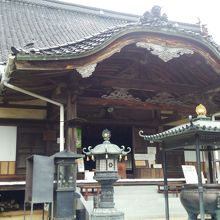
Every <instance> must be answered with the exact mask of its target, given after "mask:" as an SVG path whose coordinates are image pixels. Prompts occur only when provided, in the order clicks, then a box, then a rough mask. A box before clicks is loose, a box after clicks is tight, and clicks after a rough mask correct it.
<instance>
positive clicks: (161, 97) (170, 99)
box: [145, 92, 183, 105]
mask: <svg viewBox="0 0 220 220" xmlns="http://www.w3.org/2000/svg"><path fill="white" fill-rule="evenodd" d="M145 102H148V103H166V104H175V105H176V104H177V105H182V104H183V103H182V102H181V101H180V100H178V99H176V98H175V97H174V96H173V95H171V94H170V93H167V92H160V93H158V94H157V95H156V96H154V97H152V98H149V99H146V100H145Z"/></svg>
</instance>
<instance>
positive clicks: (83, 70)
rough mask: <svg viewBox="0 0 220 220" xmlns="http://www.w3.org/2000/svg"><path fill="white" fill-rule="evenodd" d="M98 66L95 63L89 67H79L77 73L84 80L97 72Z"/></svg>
mask: <svg viewBox="0 0 220 220" xmlns="http://www.w3.org/2000/svg"><path fill="white" fill-rule="evenodd" d="M96 65H97V64H96V63H95V64H91V65H88V66H83V67H78V68H77V69H76V71H77V72H78V73H79V74H80V75H81V76H82V78H87V77H90V76H91V75H92V73H93V72H94V71H95V68H96Z"/></svg>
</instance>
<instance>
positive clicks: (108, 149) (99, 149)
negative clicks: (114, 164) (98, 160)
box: [83, 129, 131, 156]
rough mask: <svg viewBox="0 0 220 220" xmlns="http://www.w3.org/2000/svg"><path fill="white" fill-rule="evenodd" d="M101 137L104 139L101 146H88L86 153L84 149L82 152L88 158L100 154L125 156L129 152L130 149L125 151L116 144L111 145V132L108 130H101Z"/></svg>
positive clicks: (123, 147)
mask: <svg viewBox="0 0 220 220" xmlns="http://www.w3.org/2000/svg"><path fill="white" fill-rule="evenodd" d="M102 137H103V139H104V142H103V143H102V144H98V145H96V146H95V147H94V148H92V147H91V146H89V147H88V151H86V148H84V149H83V152H84V153H85V154H86V155H88V156H89V155H101V154H115V155H120V154H121V155H127V154H128V153H129V152H130V151H131V148H130V147H128V148H127V151H125V146H121V147H119V146H117V145H116V144H112V143H111V142H110V141H109V140H110V137H111V132H110V131H109V130H108V129H105V130H103V132H102Z"/></svg>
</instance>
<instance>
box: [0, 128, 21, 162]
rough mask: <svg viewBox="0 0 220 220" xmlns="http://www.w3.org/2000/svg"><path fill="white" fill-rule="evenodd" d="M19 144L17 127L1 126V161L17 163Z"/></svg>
mask: <svg viewBox="0 0 220 220" xmlns="http://www.w3.org/2000/svg"><path fill="white" fill-rule="evenodd" d="M16 143H17V127H16V126H0V161H15V159H16Z"/></svg>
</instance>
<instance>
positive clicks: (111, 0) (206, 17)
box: [62, 0, 220, 44]
mask: <svg viewBox="0 0 220 220" xmlns="http://www.w3.org/2000/svg"><path fill="white" fill-rule="evenodd" d="M62 1H65V2H72V3H75V4H81V5H86V6H93V7H96V8H102V9H108V10H113V11H119V12H125V13H131V14H137V15H142V14H143V13H144V12H145V11H147V10H150V9H151V8H152V6H153V5H160V6H161V7H162V13H166V14H167V16H168V18H169V19H170V20H174V21H182V22H187V23H196V22H198V18H200V20H201V22H202V23H203V24H208V30H209V33H210V34H211V35H212V36H213V38H214V41H216V42H217V43H218V44H220V11H219V10H220V0H209V1H208V0H62Z"/></svg>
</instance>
